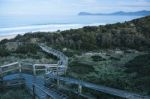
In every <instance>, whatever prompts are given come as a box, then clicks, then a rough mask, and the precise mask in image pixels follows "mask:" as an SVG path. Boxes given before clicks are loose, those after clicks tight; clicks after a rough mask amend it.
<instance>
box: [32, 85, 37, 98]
mask: <svg viewBox="0 0 150 99" xmlns="http://www.w3.org/2000/svg"><path fill="white" fill-rule="evenodd" d="M32 88H33V89H32V94H33V97H32V99H36V94H35V86H34V84H33V85H32Z"/></svg>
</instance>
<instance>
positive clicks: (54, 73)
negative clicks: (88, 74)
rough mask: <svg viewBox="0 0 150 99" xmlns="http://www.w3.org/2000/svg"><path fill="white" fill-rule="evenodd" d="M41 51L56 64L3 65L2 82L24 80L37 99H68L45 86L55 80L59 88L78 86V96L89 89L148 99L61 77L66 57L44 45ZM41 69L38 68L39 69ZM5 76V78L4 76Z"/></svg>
mask: <svg viewBox="0 0 150 99" xmlns="http://www.w3.org/2000/svg"><path fill="white" fill-rule="evenodd" d="M39 46H40V47H41V48H42V50H43V51H45V52H47V53H49V54H53V55H55V56H57V57H58V58H59V59H60V60H59V62H58V64H30V63H25V62H14V63H11V64H8V65H4V66H1V67H0V76H1V79H2V80H5V81H6V80H13V79H17V78H18V79H19V78H20V77H21V78H24V79H25V85H26V88H27V89H28V90H29V92H30V93H31V94H32V95H33V96H34V99H35V97H38V98H39V99H50V98H52V99H67V98H68V97H67V96H66V95H65V94H64V93H63V92H60V91H59V90H57V89H55V90H54V89H49V88H48V87H46V86H45V81H47V80H48V79H55V80H56V81H57V85H58V86H59V83H58V82H60V81H63V82H66V83H68V84H75V85H78V93H79V95H81V94H82V95H83V96H85V95H84V93H82V87H85V88H89V89H92V90H96V91H99V92H103V93H106V94H110V95H114V96H118V97H122V98H127V99H150V97H148V96H142V95H139V94H135V93H130V92H127V91H123V90H118V89H114V88H110V87H106V86H102V85H96V84H92V83H89V82H84V81H81V80H77V79H72V78H67V77H61V76H60V74H63V73H65V71H66V70H67V67H68V57H66V56H65V55H64V54H63V53H61V52H59V51H57V50H54V49H52V48H49V47H47V46H45V45H41V44H40V45H39ZM40 66H41V67H43V68H39V67H40ZM24 70H28V71H31V72H32V75H29V74H26V73H23V71H24ZM41 70H42V71H44V73H45V74H44V75H46V76H38V75H37V71H41ZM12 71H18V72H19V73H16V74H11V75H7V73H9V72H12ZM5 75H6V76H5Z"/></svg>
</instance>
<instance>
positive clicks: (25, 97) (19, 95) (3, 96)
mask: <svg viewBox="0 0 150 99" xmlns="http://www.w3.org/2000/svg"><path fill="white" fill-rule="evenodd" d="M0 99H32V96H30V94H29V93H28V92H27V91H26V90H25V89H17V90H15V89H11V90H7V91H5V92H2V93H0Z"/></svg>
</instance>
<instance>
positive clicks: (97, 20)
mask: <svg viewBox="0 0 150 99" xmlns="http://www.w3.org/2000/svg"><path fill="white" fill-rule="evenodd" d="M140 17H142V16H44V17H43V16H35V17H33V16H32V17H26V16H0V36H5V35H13V34H24V33H27V32H38V31H40V32H42V31H43V32H47V31H50V32H53V31H57V30H61V31H62V30H68V29H77V28H82V27H84V26H98V25H105V24H113V23H117V22H125V21H130V20H132V19H136V18H140Z"/></svg>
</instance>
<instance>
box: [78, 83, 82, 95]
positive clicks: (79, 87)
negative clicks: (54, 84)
mask: <svg viewBox="0 0 150 99" xmlns="http://www.w3.org/2000/svg"><path fill="white" fill-rule="evenodd" d="M78 93H79V94H81V93H82V85H80V84H79V85H78Z"/></svg>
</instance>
